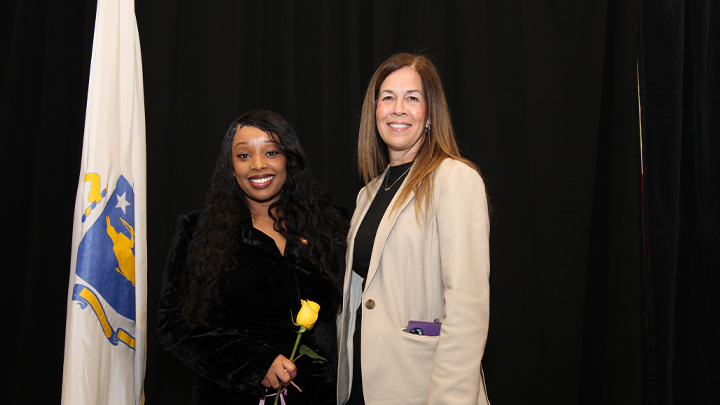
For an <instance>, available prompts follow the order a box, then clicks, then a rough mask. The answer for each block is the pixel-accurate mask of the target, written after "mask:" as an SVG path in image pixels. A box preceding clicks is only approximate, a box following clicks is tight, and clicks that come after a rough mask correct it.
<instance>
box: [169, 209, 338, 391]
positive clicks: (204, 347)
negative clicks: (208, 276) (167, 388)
mask: <svg viewBox="0 0 720 405" xmlns="http://www.w3.org/2000/svg"><path fill="white" fill-rule="evenodd" d="M198 217H199V213H198V212H193V213H190V214H187V215H181V216H180V218H178V227H177V233H176V235H175V238H174V241H173V245H172V248H171V250H170V253H169V255H168V260H167V264H166V267H165V274H164V278H163V289H162V294H161V298H160V305H159V321H158V328H157V331H158V336H159V338H160V342H161V344H162V346H163V348H164V349H165V350H168V351H170V352H172V353H173V354H174V355H175V356H176V357H178V358H179V359H180V360H182V361H183V362H184V363H185V364H186V365H188V366H189V367H190V368H191V369H192V370H193V371H194V372H195V374H196V379H195V386H194V387H193V397H192V403H193V404H234V405H237V404H252V405H257V404H258V402H259V400H260V398H261V397H262V395H264V394H265V393H266V390H265V387H263V386H262V385H261V384H260V382H261V381H262V380H263V378H265V375H266V373H267V370H268V369H269V368H270V365H271V364H272V362H273V361H274V360H275V358H276V357H277V356H278V355H279V354H282V355H284V356H285V357H290V353H291V352H292V348H293V345H294V344H295V339H296V337H297V334H296V333H295V331H297V330H298V327H297V326H295V325H293V324H292V322H291V318H290V311H292V312H293V314H297V312H298V310H299V309H300V300H301V299H309V300H312V301H315V302H317V303H318V304H320V307H321V309H320V313H319V319H318V321H317V323H316V324H315V327H314V328H313V329H311V330H309V331H307V332H305V333H304V334H303V337H302V340H301V342H300V344H301V345H302V344H306V345H307V346H308V347H310V348H311V349H313V350H315V351H316V352H317V353H318V354H319V355H321V356H323V357H325V358H326V359H327V360H328V361H327V362H325V363H322V364H317V363H312V362H311V361H310V360H309V359H308V358H307V356H304V357H303V358H301V359H300V360H299V361H298V362H297V363H296V364H297V367H298V374H297V377H296V378H295V380H294V381H295V383H296V384H297V385H298V386H299V387H300V388H301V389H302V391H303V392H302V393H300V392H298V391H297V390H296V389H295V388H294V387H292V386H290V387H288V396H287V397H286V398H287V402H288V403H289V404H290V405H301V404H334V403H335V400H336V399H335V388H336V387H335V380H336V368H337V353H336V351H337V349H336V343H335V341H336V335H335V333H336V332H335V319H336V316H337V308H338V296H337V293H336V290H335V287H334V286H333V285H332V283H331V282H330V281H329V280H327V279H326V278H324V277H323V276H322V275H321V273H320V270H319V269H318V268H317V267H316V266H315V265H313V264H312V263H311V262H310V261H309V260H308V259H306V258H305V257H303V255H302V250H303V249H305V246H304V245H302V244H301V243H300V242H295V241H291V240H288V241H287V244H286V247H285V256H283V255H281V254H280V251H279V250H278V248H277V245H276V244H275V241H274V240H273V239H272V238H270V237H269V236H267V235H265V234H264V233H262V232H261V231H259V230H257V229H255V228H253V226H252V222H251V221H249V220H248V221H247V222H246V223H243V224H242V225H241V226H240V229H238V233H239V234H238V237H239V244H238V248H237V250H236V253H235V255H234V257H235V260H236V261H237V265H236V266H235V269H234V270H232V271H229V272H228V273H227V282H226V283H225V284H224V285H225V288H224V289H223V290H222V292H221V295H220V305H217V306H216V307H215V308H213V309H212V311H211V313H210V314H209V315H208V316H207V317H206V319H205V323H206V324H188V323H186V322H185V319H184V318H183V316H182V314H181V307H182V299H183V297H182V296H181V295H180V292H181V291H182V290H181V272H182V270H183V267H184V263H185V260H186V255H187V246H188V243H189V241H190V240H191V238H192V234H193V232H194V230H195V226H196V223H197V219H198ZM268 393H271V392H268ZM273 400H274V398H273V397H270V398H269V399H268V400H266V403H270V404H271V403H272V402H271V401H273Z"/></svg>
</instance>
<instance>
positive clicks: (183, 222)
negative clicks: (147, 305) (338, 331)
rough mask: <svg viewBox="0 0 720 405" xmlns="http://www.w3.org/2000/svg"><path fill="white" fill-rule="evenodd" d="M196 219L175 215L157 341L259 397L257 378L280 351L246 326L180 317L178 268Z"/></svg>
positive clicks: (199, 369) (224, 383)
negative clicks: (257, 337)
mask: <svg viewBox="0 0 720 405" xmlns="http://www.w3.org/2000/svg"><path fill="white" fill-rule="evenodd" d="M196 218H197V215H194V216H193V217H190V216H188V215H181V216H180V218H178V224H177V232H176V234H175V238H174V240H173V243H172V247H171V249H170V253H169V254H168V258H167V263H166V265H165V273H164V275H163V286H162V293H161V296H160V304H159V309H158V319H159V321H158V327H157V333H158V337H159V339H160V343H161V345H162V347H163V348H164V349H165V350H167V351H169V352H171V353H172V354H174V355H175V356H176V357H177V358H178V359H180V360H181V361H182V362H183V363H185V364H186V365H187V366H189V367H190V368H191V369H192V370H193V371H194V372H195V373H196V374H198V375H199V376H201V377H204V378H206V379H208V380H210V381H212V382H214V383H216V384H218V385H220V386H221V387H223V388H224V389H226V390H228V391H231V392H241V393H245V394H250V395H258V396H261V395H263V393H264V392H265V388H264V387H263V386H262V385H261V384H260V382H261V381H262V379H263V378H265V375H266V374H267V370H268V369H269V368H270V365H271V364H272V362H273V361H274V360H275V358H276V357H277V355H278V354H280V353H278V352H277V350H274V349H272V348H271V347H269V346H268V345H267V344H265V343H264V342H262V341H259V340H257V339H253V338H250V337H249V336H248V335H249V332H248V331H247V330H242V329H231V328H223V327H222V326H216V325H205V324H195V323H187V322H186V321H185V318H184V317H183V316H182V304H183V297H182V289H181V280H182V279H181V273H182V270H183V267H184V263H185V260H186V254H187V247H188V243H189V241H190V239H191V238H192V232H193V229H194V225H195V220H194V219H196Z"/></svg>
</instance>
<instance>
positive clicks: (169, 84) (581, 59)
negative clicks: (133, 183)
mask: <svg viewBox="0 0 720 405" xmlns="http://www.w3.org/2000/svg"><path fill="white" fill-rule="evenodd" d="M94 12H95V1H92V0H85V1H76V2H62V4H61V3H60V2H54V1H49V0H45V1H40V0H35V1H29V0H28V1H19V0H18V1H9V2H8V1H6V2H3V3H2V5H1V6H0V19H1V21H0V22H1V24H0V33H1V34H2V36H1V37H0V52H1V55H2V60H0V75H1V76H0V78H1V80H2V81H1V82H0V86H1V87H0V89H1V91H2V93H1V94H0V134H1V137H0V139H1V142H2V143H1V145H2V148H1V149H0V150H1V152H0V153H1V154H2V155H1V157H2V158H1V159H0V161H2V165H3V166H2V168H3V188H2V190H3V191H4V193H5V198H4V199H5V200H6V201H9V205H10V206H9V209H6V212H5V215H3V216H2V219H0V221H1V222H0V225H2V238H3V239H2V241H3V243H2V249H3V253H5V256H6V257H7V258H12V259H6V261H5V263H6V264H5V266H4V269H5V270H6V274H8V275H9V280H8V281H7V282H6V284H5V285H6V286H8V287H9V288H10V289H11V292H10V293H9V294H4V297H6V298H5V300H6V302H5V308H7V310H6V314H7V315H6V319H7V321H6V326H5V327H4V328H3V331H4V333H3V335H4V336H5V337H4V339H6V340H7V341H6V343H5V347H6V351H7V352H9V355H8V358H9V360H10V363H9V364H8V365H7V368H8V369H9V370H11V376H10V378H9V379H5V380H4V381H3V385H4V386H5V384H7V388H6V389H5V390H4V392H5V393H6V395H7V398H9V403H46V402H48V403H56V402H58V401H59V398H60V391H61V381H62V359H63V348H64V326H65V306H66V300H67V287H68V285H67V282H68V274H69V270H70V269H69V263H70V244H71V233H72V214H73V205H74V200H75V192H76V188H77V181H78V175H79V162H80V154H81V147H82V134H83V125H84V112H85V102H86V92H87V79H88V73H89V68H90V51H91V46H92V34H93V26H94V17H95V16H94ZM136 14H137V20H138V26H139V32H140V41H141V46H142V54H143V69H144V81H145V106H146V120H147V150H148V160H147V162H148V163H147V164H148V204H149V207H148V224H149V227H148V255H149V257H148V264H149V269H148V283H149V294H148V295H149V296H148V301H149V307H148V340H149V342H148V344H149V347H148V357H147V375H146V397H147V403H148V404H182V403H188V402H189V395H190V386H191V381H192V374H191V373H190V372H189V370H188V369H187V368H186V367H185V366H184V365H182V364H181V363H180V362H179V361H177V360H176V359H175V358H174V357H172V356H170V355H168V354H166V353H165V352H163V351H162V350H161V349H160V347H159V344H158V342H157V337H156V336H155V323H156V321H157V316H156V306H157V300H158V297H159V289H160V280H161V276H162V269H163V266H164V261H165V256H166V254H167V250H168V248H169V243H170V241H171V239H172V233H173V229H174V223H175V219H176V217H177V215H178V214H180V213H183V212H186V211H189V210H191V209H196V208H199V207H200V206H201V204H202V201H203V196H204V191H205V187H206V186H207V183H208V180H209V177H210V174H211V171H212V168H213V164H214V160H215V158H216V156H217V153H218V151H219V143H220V139H221V137H222V135H223V133H224V131H225V130H226V128H227V126H228V124H229V123H230V122H231V121H232V120H233V119H234V118H236V117H237V116H239V115H240V114H242V113H243V112H245V111H248V110H250V109H252V108H268V109H272V110H275V111H277V112H279V113H280V114H281V115H283V116H284V117H285V118H287V119H288V120H289V121H290V122H291V123H292V124H293V126H294V127H295V129H296V130H297V131H298V133H299V134H300V137H301V141H302V143H303V145H304V147H305V149H306V152H307V155H308V156H309V160H310V162H311V165H312V167H313V170H314V173H315V175H316V177H317V178H318V180H319V181H320V183H321V184H323V186H324V187H325V188H326V190H327V191H328V192H329V193H330V194H331V195H332V196H333V199H334V202H335V203H336V204H339V205H342V206H344V207H345V208H347V209H348V210H349V211H350V212H352V210H353V208H354V202H355V196H356V193H357V192H358V190H359V188H360V183H359V181H358V177H357V170H356V157H355V148H356V140H357V128H358V118H359V114H360V107H361V103H362V96H363V93H364V90H365V87H366V85H367V83H368V81H369V79H370V76H371V75H372V73H373V72H374V70H375V68H376V67H377V66H378V65H379V63H380V62H382V61H383V60H384V59H385V58H387V57H388V56H389V55H390V54H392V53H395V52H399V51H411V52H413V51H422V52H423V53H425V54H426V55H429V56H430V57H431V58H432V59H433V60H434V61H435V62H436V64H437V65H438V67H439V69H440V72H441V75H442V77H443V80H444V83H445V86H446V91H447V96H448V102H449V105H450V109H451V113H452V116H453V122H454V124H455V127H456V131H457V136H458V140H459V142H460V145H461V148H462V151H463V153H464V154H465V155H466V156H467V157H469V158H470V159H471V160H473V161H474V162H476V163H477V164H478V165H479V166H480V168H481V170H482V171H483V175H484V176H485V178H486V180H487V188H488V192H489V195H490V198H491V203H492V205H493V207H494V215H493V218H492V236H491V258H492V259H491V260H492V271H491V290H492V296H491V308H492V310H491V313H492V316H491V323H490V336H489V339H488V346H487V349H486V353H485V358H484V361H483V363H484V368H485V371H486V377H487V386H488V393H489V396H490V400H491V402H492V403H494V404H637V403H639V402H641V401H642V395H643V390H642V384H641V381H642V378H643V368H642V365H643V362H642V354H643V342H644V340H643V329H642V327H643V325H644V319H643V266H642V252H643V250H642V219H641V218H642V217H641V206H642V204H641V196H642V194H641V188H640V185H641V162H640V135H639V118H638V90H637V81H636V75H637V73H636V72H637V65H636V62H637V52H636V4H635V3H634V2H626V1H620V0H610V1H608V0H594V1H582V2H571V1H557V0H543V1H539V0H527V1H503V2H499V1H481V2H459V1H448V2H438V1H423V0H420V1H397V0H386V1H359V0H356V1H343V2H338V1H329V0H328V1H313V2H297V1H267V2H265V1H262V2H250V1H223V2H220V1H218V2H190V1H186V0H173V1H170V0H157V1H144V2H137V4H136ZM651 18H653V17H647V16H645V17H644V21H645V26H648V25H649V21H648V19H651ZM698 18H699V17H698ZM716 21H717V20H716ZM708 38H713V37H712V36H709V37H708ZM657 40H658V41H660V42H659V44H658V46H660V47H663V46H664V41H665V40H664V39H657ZM668 41H669V40H668ZM715 69H717V68H715ZM708 73H709V72H708ZM716 77H717V76H716ZM712 80H716V79H712ZM715 83H716V81H715ZM646 94H647V95H649V94H650V93H648V92H646ZM715 94H716V93H715ZM698 97H700V98H702V96H701V95H698ZM715 100H717V98H715ZM716 116H717V115H716ZM644 119H645V122H644V123H645V125H648V124H647V119H648V118H647V117H646V116H645V117H644ZM713 119H715V120H717V118H713ZM714 122H715V123H717V121H714ZM674 123H675V121H673V124H674ZM660 125H665V124H660ZM715 128H716V127H715ZM714 142H716V140H715V141H714ZM715 145H716V144H715ZM648 159H649V158H648ZM715 170H716V168H715ZM714 173H717V172H714ZM648 179H649V173H648ZM689 187H693V185H689ZM691 191H692V189H691ZM715 195H717V194H715ZM648 199H649V198H648ZM715 201H716V200H715ZM648 227H649V225H648ZM648 245H650V243H649V242H648ZM688 246H693V245H691V244H688ZM705 269H706V272H709V267H706V268H705ZM697 281H698V280H697V279H695V280H694V281H693V282H697ZM686 287H687V288H688V289H687V290H685V291H686V294H692V293H693V292H694V291H695V290H693V289H694V288H697V289H698V291H700V290H702V288H703V285H702V284H693V283H689V284H686ZM673 294H674V290H672V289H670V290H659V289H655V290H653V300H655V301H657V302H658V303H661V304H662V303H665V305H669V304H668V303H669V302H670V301H671V300H672V298H673ZM707 297H709V296H707ZM655 301H653V302H655ZM692 305H693V302H690V303H688V306H687V307H686V308H687V309H692V308H693V306H692ZM702 319H707V318H702ZM686 333H687V335H686V336H687V339H694V338H699V337H700V336H701V335H702V333H703V332H702V331H701V330H699V329H698V330H688V331H686ZM702 336H704V335H702ZM706 342H709V341H708V340H706ZM645 353H648V352H647V351H646V352H645ZM714 364H715V365H716V364H717V362H715V363H714ZM684 366H685V364H682V365H681V364H676V367H679V368H678V372H677V373H678V374H680V373H681V371H682V370H683V369H682V367H684ZM458 377H459V383H461V379H460V376H458ZM388 378H392V376H388ZM399 401H401V400H400V399H399ZM399 403H400V402H399ZM659 403H665V402H659ZM678 403H680V402H678Z"/></svg>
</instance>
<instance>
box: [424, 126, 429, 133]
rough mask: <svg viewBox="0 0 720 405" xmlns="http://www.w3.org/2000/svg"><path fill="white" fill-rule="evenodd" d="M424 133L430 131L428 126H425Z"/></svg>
mask: <svg viewBox="0 0 720 405" xmlns="http://www.w3.org/2000/svg"><path fill="white" fill-rule="evenodd" d="M425 133H426V134H428V133H430V126H427V127H425Z"/></svg>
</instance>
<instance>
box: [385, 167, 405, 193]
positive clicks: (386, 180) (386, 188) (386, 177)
mask: <svg viewBox="0 0 720 405" xmlns="http://www.w3.org/2000/svg"><path fill="white" fill-rule="evenodd" d="M411 168H412V165H410V166H408V168H407V170H405V172H404V173H403V174H401V175H400V177H398V178H397V179H395V181H393V183H392V184H391V185H389V186H388V185H387V182H388V179H389V178H390V171H388V173H387V174H386V175H385V185H383V186H382V188H383V190H385V191H388V190H390V189H391V188H392V187H393V186H394V185H395V183H397V182H398V181H400V179H402V178H403V177H405V175H406V174H408V172H409V171H410V169H411Z"/></svg>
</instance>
